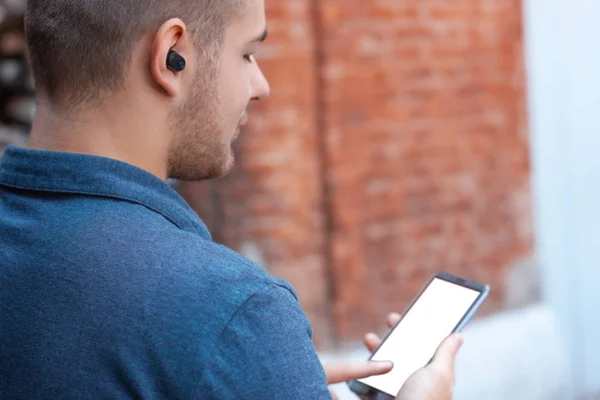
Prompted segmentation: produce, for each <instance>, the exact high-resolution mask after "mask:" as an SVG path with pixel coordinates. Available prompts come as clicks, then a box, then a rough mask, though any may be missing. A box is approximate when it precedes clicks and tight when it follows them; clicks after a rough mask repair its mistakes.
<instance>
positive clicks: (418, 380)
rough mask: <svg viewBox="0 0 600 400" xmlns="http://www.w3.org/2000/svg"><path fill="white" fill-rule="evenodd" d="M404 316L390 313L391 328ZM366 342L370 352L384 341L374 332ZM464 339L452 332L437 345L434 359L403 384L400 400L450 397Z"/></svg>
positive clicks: (368, 336) (444, 399)
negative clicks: (459, 351) (456, 364)
mask: <svg viewBox="0 0 600 400" xmlns="http://www.w3.org/2000/svg"><path fill="white" fill-rule="evenodd" d="M400 318H401V316H400V315H399V314H395V313H394V314H390V315H389V316H388V319H387V325H388V327H389V328H392V327H393V326H394V325H396V323H398V321H399V320H400ZM364 342H365V346H366V347H367V349H368V350H369V351H370V352H373V351H375V349H376V348H377V347H378V346H379V345H380V344H381V339H380V338H379V336H377V335H376V334H374V333H369V334H367V335H366V336H365V340H364ZM462 343H463V338H462V336H460V335H458V334H454V335H451V336H450V337H449V338H447V339H446V340H445V341H444V342H442V344H441V345H440V346H439V347H438V350H437V352H436V354H435V356H434V358H433V360H432V362H431V363H430V364H429V365H427V366H426V367H424V368H422V369H420V370H418V371H417V372H415V373H414V374H413V375H412V376H411V377H410V378H409V379H408V380H407V381H406V382H405V384H404V385H403V386H402V388H401V389H400V393H398V396H397V397H396V399H398V400H450V399H451V398H452V394H453V392H454V359H455V358H456V354H457V353H458V350H459V349H460V347H461V345H462Z"/></svg>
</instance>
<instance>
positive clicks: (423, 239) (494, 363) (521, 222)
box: [0, 0, 600, 400]
mask: <svg viewBox="0 0 600 400" xmlns="http://www.w3.org/2000/svg"><path fill="white" fill-rule="evenodd" d="M266 3H267V17H268V28H269V39H268V40H267V42H266V43H265V44H264V45H263V47H262V49H261V52H260V54H259V55H258V56H257V58H258V61H259V63H260V64H261V66H262V68H263V70H264V73H265V75H266V76H267V78H268V79H269V81H270V83H271V87H272V97H271V98H270V99H269V100H268V101H267V102H265V103H263V104H260V105H255V106H253V108H252V109H251V118H250V123H249V126H247V128H246V129H245V131H244V133H243V134H242V135H241V136H240V138H239V139H238V141H237V142H236V153H237V160H238V162H237V167H236V170H235V171H234V172H233V173H232V174H231V175H229V176H228V177H226V178H224V179H221V180H218V181H213V182H203V183H193V184H190V183H185V184H179V183H176V184H175V187H176V189H177V190H178V191H179V192H180V193H181V194H182V196H184V198H185V199H186V200H187V201H188V202H189V203H190V204H191V205H192V207H193V208H194V209H195V210H196V211H197V212H198V214H199V215H200V216H201V217H202V218H203V220H204V221H205V222H206V223H207V225H208V227H209V229H210V230H211V232H212V234H213V237H214V239H215V240H216V241H218V242H221V243H224V244H226V245H227V246H230V247H231V248H233V249H235V250H236V251H238V252H240V253H242V254H244V255H245V256H247V257H249V258H251V259H253V260H255V261H257V262H259V263H260V264H261V265H263V266H264V267H265V268H266V269H268V270H269V271H270V272H271V273H272V274H274V275H275V276H278V277H281V278H284V279H286V280H288V281H289V282H291V283H292V284H293V286H294V287H295V288H296V290H297V291H298V294H299V296H300V300H301V303H302V306H303V308H304V310H305V311H306V313H307V315H308V317H309V319H310V320H311V322H312V324H313V328H314V334H315V345H316V347H317V350H318V351H319V353H320V354H321V357H322V359H323V362H333V361H336V360H340V359H356V360H362V359H366V357H368V353H366V350H364V349H363V348H362V345H361V339H362V336H363V335H364V334H365V333H366V332H367V331H376V332H379V333H385V326H384V323H383V322H384V320H385V317H386V315H387V314H388V313H390V312H392V311H397V312H401V311H402V310H403V308H404V307H405V306H406V304H407V303H408V302H409V301H410V300H411V299H412V298H413V296H414V295H415V294H416V292H417V291H418V290H419V288H420V287H421V286H422V285H423V283H424V282H425V280H426V279H427V278H428V277H429V276H430V275H431V274H433V273H435V272H437V271H442V270H443V271H448V272H451V273H454V274H458V275H460V276H463V277H465V278H469V279H473V280H477V281H481V282H484V283H488V284H490V285H491V287H492V294H491V297H490V299H489V300H488V301H487V302H486V304H485V306H484V307H483V309H482V310H481V312H480V313H479V315H478V317H477V318H476V319H475V320H474V322H473V323H472V324H470V325H469V327H468V329H467V330H466V332H465V337H466V339H467V341H466V344H465V346H464V347H463V350H462V351H461V354H460V357H459V360H458V367H457V368H458V376H457V387H456V395H455V399H457V400H468V399H482V398H485V399H487V400H491V399H498V400H501V399H502V400H520V399H523V400H533V399H540V400H541V399H544V400H549V399H556V400H571V399H596V398H600V341H599V340H598V338H600V312H599V311H598V305H599V304H600V283H599V282H600V268H599V267H598V266H599V264H600V262H599V261H598V254H599V251H600V233H599V232H598V229H597V227H598V222H600V212H599V211H598V210H599V207H598V205H599V204H600V159H599V158H598V156H597V150H598V149H600V122H599V119H598V115H600V112H598V110H599V108H600V78H599V76H598V71H600V48H599V47H598V45H597V43H598V39H600V24H598V23H597V21H596V19H597V16H598V15H600V3H599V2H597V1H596V0H573V1H571V2H568V4H566V3H567V2H561V1H558V0H371V1H356V0H344V1H342V0H276V1H275V0H272V1H269V0H267V1H266ZM24 5H25V1H24V0H0V152H1V151H2V148H3V147H4V146H6V145H7V144H16V145H25V144H26V140H27V134H28V129H29V124H30V123H31V121H32V118H33V115H34V113H35V102H34V99H33V84H32V81H31V77H30V75H29V72H28V68H27V63H26V59H25V53H24V40H23V36H22V12H23V9H24ZM335 390H336V391H337V392H338V394H339V395H340V397H342V398H343V399H345V398H348V399H351V398H354V397H353V396H352V395H351V394H349V392H348V390H347V389H346V387H345V385H338V386H337V387H335Z"/></svg>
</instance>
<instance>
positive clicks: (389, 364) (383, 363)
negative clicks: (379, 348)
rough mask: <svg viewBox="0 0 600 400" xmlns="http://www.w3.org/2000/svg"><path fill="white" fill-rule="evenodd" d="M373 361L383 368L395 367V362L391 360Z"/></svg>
mask: <svg viewBox="0 0 600 400" xmlns="http://www.w3.org/2000/svg"><path fill="white" fill-rule="evenodd" d="M371 363H372V364H374V365H376V366H378V367H380V368H381V369H390V368H394V363H393V362H391V361H371Z"/></svg>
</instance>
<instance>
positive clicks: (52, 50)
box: [25, 0, 244, 104]
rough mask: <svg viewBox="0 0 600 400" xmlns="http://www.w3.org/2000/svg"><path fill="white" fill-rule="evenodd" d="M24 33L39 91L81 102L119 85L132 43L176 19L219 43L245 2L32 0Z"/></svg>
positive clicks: (205, 41)
mask: <svg viewBox="0 0 600 400" xmlns="http://www.w3.org/2000/svg"><path fill="white" fill-rule="evenodd" d="M27 3H28V4H27V10H26V13H25V32H26V37H27V42H28V47H29V55H30V59H31V67H32V72H33V76H34V79H35V82H36V89H37V90H38V92H41V93H43V94H44V96H45V97H46V98H47V99H49V100H51V101H53V102H60V103H67V104H71V103H75V104H76V103H82V102H87V101H91V100H95V99H97V98H98V97H99V96H100V95H101V93H103V92H107V91H113V90H115V89H118V88H119V87H120V86H121V85H122V84H123V81H124V79H125V74H126V66H127V65H128V64H129V62H130V61H131V55H132V53H133V49H134V46H135V45H136V43H137V42H138V41H139V40H140V39H141V37H142V36H143V35H144V34H145V33H146V32H148V31H150V30H152V29H158V27H159V26H160V25H161V24H162V23H163V22H165V21H166V20H167V19H169V18H172V17H178V18H181V19H182V20H183V21H184V22H185V23H186V24H187V25H188V28H189V29H190V31H191V32H192V33H193V37H194V38H195V39H196V41H197V42H199V43H198V44H199V45H200V46H202V47H205V46H210V45H212V44H214V45H216V46H217V47H219V44H220V43H222V41H223V39H224V34H225V29H226V25H227V23H228V21H229V20H230V19H231V18H232V17H233V16H234V15H235V14H236V13H237V12H239V11H240V9H241V7H242V5H243V4H244V0H28V2H27Z"/></svg>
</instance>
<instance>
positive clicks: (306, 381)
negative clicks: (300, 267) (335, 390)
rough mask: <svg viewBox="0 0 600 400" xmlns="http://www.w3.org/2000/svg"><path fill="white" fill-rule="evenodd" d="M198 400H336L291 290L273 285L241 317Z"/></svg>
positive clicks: (213, 359)
mask: <svg viewBox="0 0 600 400" xmlns="http://www.w3.org/2000/svg"><path fill="white" fill-rule="evenodd" d="M194 398H195V399H203V400H204V399H253V400H262V399H286V400H294V399H314V400H321V399H327V400H331V395H330V393H329V390H328V388H327V381H326V378H325V372H324V370H323V366H322V365H321V362H320V360H319V358H318V356H317V354H316V351H315V349H314V346H313V343H312V328H311V326H310V323H309V321H308V320H307V318H306V316H305V315H304V312H303V311H302V309H301V307H300V304H299V303H298V300H297V299H296V298H295V296H294V295H293V294H292V293H291V292H290V291H289V290H288V289H286V288H285V287H282V286H279V285H270V286H268V287H267V288H265V289H263V290H261V291H260V292H258V293H256V294H254V295H253V296H252V297H250V298H249V299H248V300H247V301H246V302H245V303H244V305H243V306H242V307H241V308H240V309H239V310H238V311H237V313H236V314H235V316H234V317H233V318H232V319H231V321H230V322H229V323H228V324H227V326H226V327H225V329H224V330H223V332H222V333H221V335H220V337H219V339H218V342H217V343H216V344H215V347H214V349H213V350H212V352H211V355H210V356H209V359H208V362H207V363H206V365H205V367H204V370H203V372H202V377H201V379H200V382H199V384H198V387H197V389H196V392H195V396H194Z"/></svg>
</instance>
